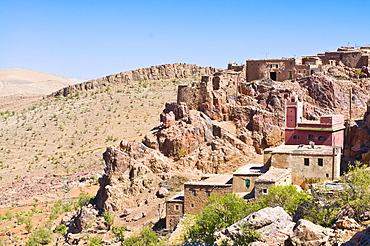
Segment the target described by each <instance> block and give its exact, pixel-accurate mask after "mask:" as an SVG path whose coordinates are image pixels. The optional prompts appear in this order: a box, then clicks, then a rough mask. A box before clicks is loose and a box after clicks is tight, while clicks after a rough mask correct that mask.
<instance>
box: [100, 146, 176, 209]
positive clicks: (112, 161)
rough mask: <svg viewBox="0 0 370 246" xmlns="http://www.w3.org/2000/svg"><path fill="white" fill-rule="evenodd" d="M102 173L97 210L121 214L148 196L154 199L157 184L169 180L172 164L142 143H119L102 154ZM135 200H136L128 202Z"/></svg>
mask: <svg viewBox="0 0 370 246" xmlns="http://www.w3.org/2000/svg"><path fill="white" fill-rule="evenodd" d="M103 158H104V160H105V163H106V168H105V174H104V175H103V177H101V178H100V179H99V183H100V189H99V191H98V194H97V199H96V200H97V207H98V208H99V209H101V210H103V211H105V210H110V211H120V212H122V211H123V210H124V209H127V208H130V207H133V206H137V205H138V204H140V203H141V202H143V201H144V200H146V199H148V197H151V198H155V193H156V190H154V188H155V187H158V183H159V182H160V181H161V180H162V179H166V178H168V177H169V173H170V172H171V170H173V168H174V167H175V165H174V164H173V165H171V162H172V161H171V160H170V159H168V158H167V157H165V156H163V155H162V154H161V153H160V152H158V151H155V150H152V149H150V148H148V147H146V146H145V145H144V144H141V143H128V142H126V141H122V142H121V143H120V146H119V147H114V146H110V147H108V148H107V150H106V151H105V152H104V154H103ZM132 197H135V198H136V199H131V198H132Z"/></svg>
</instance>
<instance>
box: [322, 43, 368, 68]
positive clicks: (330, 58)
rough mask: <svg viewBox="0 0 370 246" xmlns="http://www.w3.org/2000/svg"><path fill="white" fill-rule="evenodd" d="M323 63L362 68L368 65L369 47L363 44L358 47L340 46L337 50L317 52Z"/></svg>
mask: <svg viewBox="0 0 370 246" xmlns="http://www.w3.org/2000/svg"><path fill="white" fill-rule="evenodd" d="M317 56H318V57H319V58H320V59H321V60H322V63H323V64H324V65H326V64H329V65H332V66H336V65H339V64H340V63H343V65H345V66H347V67H352V68H362V67H363V66H365V67H367V66H369V65H370V47H369V46H363V47H361V48H359V49H355V48H354V47H340V48H338V49H337V51H327V52H325V53H322V54H317Z"/></svg>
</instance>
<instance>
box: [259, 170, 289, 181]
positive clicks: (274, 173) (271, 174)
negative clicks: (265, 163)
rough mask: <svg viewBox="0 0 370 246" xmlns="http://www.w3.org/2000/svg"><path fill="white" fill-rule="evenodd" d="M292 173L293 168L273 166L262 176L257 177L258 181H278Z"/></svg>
mask: <svg viewBox="0 0 370 246" xmlns="http://www.w3.org/2000/svg"><path fill="white" fill-rule="evenodd" d="M289 173H291V170H290V169H289V168H288V169H285V168H284V169H282V168H273V167H271V168H270V169H269V170H268V171H267V172H266V173H264V174H262V175H261V176H259V177H258V179H256V182H257V181H277V180H279V179H281V178H282V177H284V176H286V175H288V174H289Z"/></svg>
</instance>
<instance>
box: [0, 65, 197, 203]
mask: <svg viewBox="0 0 370 246" xmlns="http://www.w3.org/2000/svg"><path fill="white" fill-rule="evenodd" d="M179 66H180V67H181V66H182V67H184V66H185V67H187V66H189V67H191V68H192V69H193V70H192V71H190V72H187V71H185V72H184V71H181V72H180V73H181V74H180V73H179V72H178V71H176V70H175V71H173V70H174V69H162V70H163V71H162V73H163V74H164V75H166V76H167V77H168V76H170V77H169V78H167V79H159V80H154V79H151V80H149V79H147V80H144V78H143V80H137V81H135V80H134V81H122V83H109V82H104V85H95V86H94V88H93V89H91V90H88V91H87V90H84V91H80V90H74V92H73V93H72V92H71V93H69V96H67V97H63V96H55V97H48V98H47V97H41V96H36V95H35V96H17V95H12V96H4V97H3V100H1V102H0V116H1V118H0V189H5V187H8V188H9V185H10V184H11V183H12V182H14V184H19V183H22V182H20V181H21V180H23V178H24V177H25V176H32V175H41V176H42V175H45V174H47V173H61V172H62V173H65V174H68V173H75V172H76V171H77V170H80V171H81V170H85V171H91V173H94V172H96V170H101V171H102V170H103V165H102V163H103V161H102V153H103V152H104V149H105V147H106V146H107V145H111V144H113V145H116V144H118V143H119V141H120V140H121V139H127V140H129V141H141V140H142V138H143V136H144V135H145V134H146V133H147V132H149V131H150V129H152V128H153V127H155V126H157V125H158V124H159V114H160V112H161V111H162V110H163V107H164V103H165V102H168V101H175V100H176V89H177V85H178V84H179V83H182V84H189V83H191V82H192V81H194V80H199V79H200V75H199V72H197V71H195V72H194V68H197V67H196V66H194V65H184V64H180V65H179ZM160 67H163V66H160ZM176 67H177V66H175V68H176ZM171 68H172V67H171ZM151 69H154V68H151ZM168 70H170V71H172V73H169V72H168ZM139 71H140V70H139ZM144 71H146V70H144ZM148 71H149V70H148ZM131 73H132V72H131ZM134 73H135V71H134ZM189 73H192V74H195V75H194V76H190V75H188V74H189ZM168 74H169V75H168ZM24 75H25V73H24ZM28 75H29V76H28V77H27V76H26V77H27V79H26V77H24V79H25V80H27V81H40V80H42V78H45V76H44V74H43V73H39V72H33V71H29V73H28ZM43 76H44V77H43ZM146 76H147V75H146ZM181 76H183V78H178V79H175V78H171V77H181ZM5 77H6V76H4V78H5ZM52 77H53V76H51V75H50V77H48V78H49V79H51V78H52ZM54 77H55V78H57V77H59V76H54ZM6 78H8V80H9V81H10V80H11V78H10V77H9V76H8V77H6ZM133 79H140V77H137V78H136V77H135V78H133ZM102 80H104V78H103V79H102ZM66 88H68V87H66ZM92 169H93V170H92ZM10 187H12V186H10ZM9 190H11V188H9ZM2 191H5V190H2ZM23 191H24V192H23V193H22V192H21V191H20V190H19V191H18V192H17V193H16V194H13V193H12V192H4V193H3V192H2V194H4V195H3V198H5V199H3V200H2V201H1V202H0V203H1V204H7V203H8V204H9V203H16V202H17V201H18V200H19V199H23V198H26V197H27V196H31V195H35V194H34V192H29V190H28V188H27V187H24V189H23ZM35 192H37V191H35ZM40 192H42V193H44V192H45V191H42V189H40ZM22 196H26V197H22Z"/></svg>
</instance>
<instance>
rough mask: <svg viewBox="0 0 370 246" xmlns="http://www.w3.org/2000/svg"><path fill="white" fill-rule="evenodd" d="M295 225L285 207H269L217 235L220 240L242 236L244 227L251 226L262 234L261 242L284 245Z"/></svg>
mask: <svg viewBox="0 0 370 246" xmlns="http://www.w3.org/2000/svg"><path fill="white" fill-rule="evenodd" d="M294 225H295V224H294V222H293V221H292V218H291V217H290V215H289V214H288V213H287V212H285V211H284V209H283V208H281V207H275V208H270V207H268V208H264V209H261V210H259V211H258V212H255V213H253V214H251V215H249V216H247V217H245V218H244V219H242V220H241V221H239V222H237V223H235V224H233V225H231V226H229V227H227V228H225V229H224V230H222V231H221V232H217V233H216V234H215V236H216V237H217V238H218V241H221V240H231V238H236V237H238V236H242V235H243V228H250V229H255V230H256V231H257V232H258V233H259V234H260V235H261V236H262V239H261V240H260V242H259V243H265V244H268V245H284V242H285V241H286V240H287V239H288V238H289V236H290V235H291V234H292V233H293V227H294ZM271 243H273V244H271ZM254 245H263V244H254Z"/></svg>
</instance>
